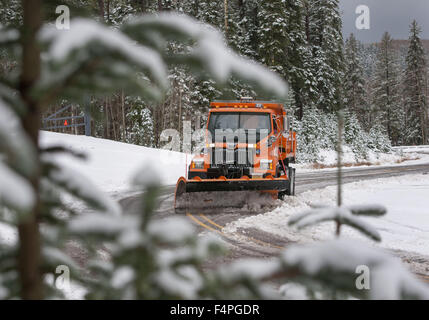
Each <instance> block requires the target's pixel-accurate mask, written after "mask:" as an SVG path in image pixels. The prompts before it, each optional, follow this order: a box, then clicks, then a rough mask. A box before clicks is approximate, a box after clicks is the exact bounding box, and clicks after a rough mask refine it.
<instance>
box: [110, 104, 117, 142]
mask: <svg viewBox="0 0 429 320" xmlns="http://www.w3.org/2000/svg"><path fill="white" fill-rule="evenodd" d="M110 118H111V120H112V129H113V140H115V141H117V140H118V136H117V134H116V121H115V117H114V114H113V105H112V104H111V105H110Z"/></svg>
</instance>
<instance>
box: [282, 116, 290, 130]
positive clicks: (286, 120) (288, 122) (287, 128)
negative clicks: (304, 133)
mask: <svg viewBox="0 0 429 320" xmlns="http://www.w3.org/2000/svg"><path fill="white" fill-rule="evenodd" d="M283 122H284V124H285V128H284V131H286V132H287V133H289V131H290V118H289V117H288V116H284V120H283Z"/></svg>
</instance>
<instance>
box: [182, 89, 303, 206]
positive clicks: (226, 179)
mask: <svg viewBox="0 0 429 320" xmlns="http://www.w3.org/2000/svg"><path fill="white" fill-rule="evenodd" d="M210 107H211V108H210V111H209V115H208V121H207V127H206V135H205V147H204V148H203V149H201V152H200V153H199V154H197V155H195V156H194V157H193V159H192V162H191V164H190V165H189V168H188V172H187V177H186V178H185V177H181V178H180V179H179V180H178V181H177V185H176V192H175V204H174V205H175V208H176V209H187V208H199V209H204V208H217V207H243V206H244V205H245V204H247V203H248V202H251V201H253V200H255V199H260V198H261V196H262V195H264V197H265V198H267V195H269V198H270V202H273V198H274V197H276V198H279V199H282V198H283V197H284V196H285V195H294V193H295V169H294V168H292V167H290V166H289V164H290V163H294V162H295V153H296V132H294V131H293V130H292V129H291V126H290V123H291V115H290V114H289V112H288V111H287V110H285V109H284V106H283V104H281V103H276V102H270V101H255V100H253V99H252V98H241V100H239V101H215V102H212V103H211V104H210Z"/></svg>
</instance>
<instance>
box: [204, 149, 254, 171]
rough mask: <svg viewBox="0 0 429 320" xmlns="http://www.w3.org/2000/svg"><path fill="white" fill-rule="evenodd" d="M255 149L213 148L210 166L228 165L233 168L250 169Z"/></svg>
mask: <svg viewBox="0 0 429 320" xmlns="http://www.w3.org/2000/svg"><path fill="white" fill-rule="evenodd" d="M254 156H255V149H253V148H251V149H248V148H240V149H227V148H213V149H212V151H211V166H212V167H216V166H219V165H229V166H235V167H252V166H253V159H254Z"/></svg>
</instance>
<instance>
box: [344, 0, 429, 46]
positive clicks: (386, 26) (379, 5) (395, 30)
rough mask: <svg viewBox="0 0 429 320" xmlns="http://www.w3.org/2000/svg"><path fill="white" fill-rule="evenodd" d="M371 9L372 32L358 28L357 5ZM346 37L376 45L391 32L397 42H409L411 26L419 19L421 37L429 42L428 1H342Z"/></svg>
mask: <svg viewBox="0 0 429 320" xmlns="http://www.w3.org/2000/svg"><path fill="white" fill-rule="evenodd" d="M359 5H367V6H368V7H369V10H370V29H369V30H358V29H357V28H356V26H355V22H356V18H357V17H358V16H359V15H358V14H356V13H355V11H356V8H357V6H359ZM340 11H341V14H342V16H343V34H344V37H348V36H349V35H350V33H352V32H353V33H354V34H355V35H356V37H357V38H358V39H359V40H361V41H363V42H376V41H379V40H380V39H381V36H382V34H383V33H384V32H385V31H388V32H389V33H390V34H391V35H392V37H393V38H394V39H408V32H409V25H410V23H411V22H412V20H413V19H416V20H417V22H418V24H419V25H420V27H421V29H422V33H421V37H422V38H423V39H429V0H340Z"/></svg>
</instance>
